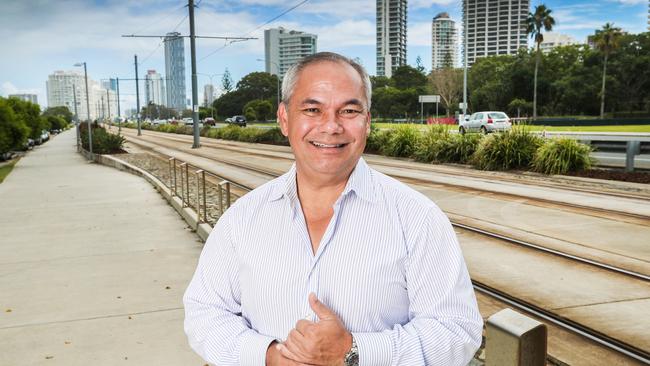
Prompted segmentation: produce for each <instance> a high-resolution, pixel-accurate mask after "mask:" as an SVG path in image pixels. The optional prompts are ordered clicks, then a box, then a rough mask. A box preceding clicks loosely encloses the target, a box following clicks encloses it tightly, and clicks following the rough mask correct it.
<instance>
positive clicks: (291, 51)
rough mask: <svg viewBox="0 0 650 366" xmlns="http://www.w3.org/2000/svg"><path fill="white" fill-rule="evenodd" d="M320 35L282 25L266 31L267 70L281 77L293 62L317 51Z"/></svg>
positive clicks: (265, 58) (265, 59)
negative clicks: (285, 27) (288, 28)
mask: <svg viewBox="0 0 650 366" xmlns="http://www.w3.org/2000/svg"><path fill="white" fill-rule="evenodd" d="M317 43H318V36H317V35H315V34H310V33H305V32H301V31H296V30H287V29H284V28H282V27H279V28H272V29H267V30H265V31H264V61H265V65H264V66H265V70H266V72H268V73H269V74H273V75H278V76H279V77H280V78H282V77H283V76H284V74H285V73H286V72H287V70H289V67H291V66H292V65H293V64H295V63H296V62H298V60H300V59H301V58H303V57H306V56H310V55H313V54H314V53H316V52H317V51H316V50H317Z"/></svg>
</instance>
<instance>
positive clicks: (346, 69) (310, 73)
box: [294, 61, 365, 102]
mask: <svg viewBox="0 0 650 366" xmlns="http://www.w3.org/2000/svg"><path fill="white" fill-rule="evenodd" d="M294 95H295V96H297V97H298V99H300V100H298V102H300V101H301V100H302V99H303V98H312V97H318V96H321V97H325V96H327V97H341V98H350V97H354V98H358V99H359V100H365V93H364V89H363V81H362V79H361V76H360V75H359V73H358V72H357V70H355V69H354V68H353V67H352V66H350V65H348V64H346V63H343V62H338V61H319V62H316V63H313V64H309V65H307V66H305V68H303V69H302V70H301V71H300V73H299V74H298V78H297V81H296V85H295V88H294Z"/></svg>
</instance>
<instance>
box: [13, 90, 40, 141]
mask: <svg viewBox="0 0 650 366" xmlns="http://www.w3.org/2000/svg"><path fill="white" fill-rule="evenodd" d="M7 103H9V105H10V106H11V108H12V109H13V110H14V113H15V114H16V118H18V120H20V121H22V122H23V123H24V124H25V125H26V126H27V127H28V128H29V137H30V138H32V139H34V140H36V139H38V138H39V137H40V136H41V133H42V131H43V130H49V129H50V127H49V124H48V122H47V120H46V119H45V118H43V117H41V107H39V105H38V104H34V103H31V102H26V101H22V100H20V99H18V98H9V99H7Z"/></svg>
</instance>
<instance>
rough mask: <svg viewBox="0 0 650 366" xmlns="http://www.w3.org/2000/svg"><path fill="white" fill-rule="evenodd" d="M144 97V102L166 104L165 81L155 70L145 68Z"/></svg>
mask: <svg viewBox="0 0 650 366" xmlns="http://www.w3.org/2000/svg"><path fill="white" fill-rule="evenodd" d="M144 98H145V103H146V104H149V103H153V104H157V105H167V102H166V100H167V96H166V94H165V82H164V81H163V78H162V76H161V75H160V74H159V73H157V72H156V70H147V75H145V76H144Z"/></svg>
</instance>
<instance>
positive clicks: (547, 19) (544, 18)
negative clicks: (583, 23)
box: [526, 4, 555, 118]
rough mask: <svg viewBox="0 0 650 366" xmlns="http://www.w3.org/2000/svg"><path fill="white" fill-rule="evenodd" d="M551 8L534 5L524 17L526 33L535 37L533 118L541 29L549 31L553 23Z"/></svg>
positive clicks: (542, 37) (542, 39) (534, 113)
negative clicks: (531, 10)
mask: <svg viewBox="0 0 650 366" xmlns="http://www.w3.org/2000/svg"><path fill="white" fill-rule="evenodd" d="M551 13H552V10H551V9H549V8H547V7H546V5H544V4H542V5H538V6H536V7H535V13H528V18H526V33H528V34H530V36H531V38H534V39H535V44H536V49H537V51H536V55H535V78H534V82H533V118H537V72H538V70H539V60H540V58H541V50H540V48H539V46H540V44H541V43H542V42H543V41H544V35H543V34H542V32H543V31H547V32H550V31H551V30H552V29H553V26H554V25H555V19H553V17H552V16H551Z"/></svg>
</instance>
